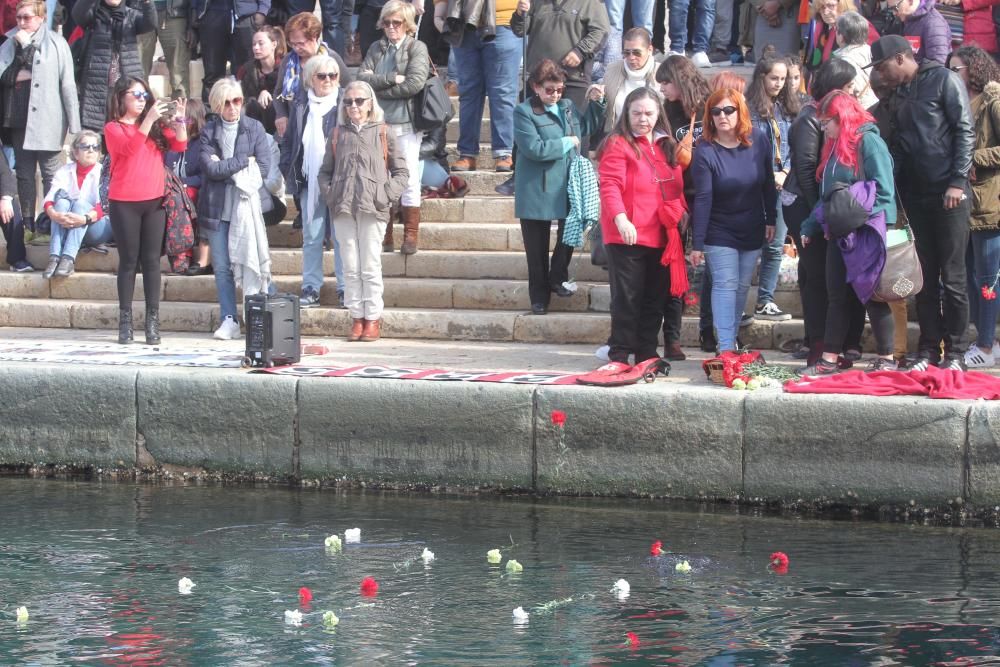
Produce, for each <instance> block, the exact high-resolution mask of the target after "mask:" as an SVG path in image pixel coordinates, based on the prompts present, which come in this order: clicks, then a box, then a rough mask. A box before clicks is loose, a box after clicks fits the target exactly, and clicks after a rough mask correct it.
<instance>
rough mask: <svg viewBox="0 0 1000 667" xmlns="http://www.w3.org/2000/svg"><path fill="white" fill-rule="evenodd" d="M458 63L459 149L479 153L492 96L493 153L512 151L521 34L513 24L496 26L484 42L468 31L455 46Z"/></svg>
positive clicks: (491, 133) (508, 152) (463, 152)
mask: <svg viewBox="0 0 1000 667" xmlns="http://www.w3.org/2000/svg"><path fill="white" fill-rule="evenodd" d="M453 51H454V53H455V61H456V62H457V64H458V99H459V110H458V129H459V134H458V153H459V155H465V156H469V157H476V156H478V155H479V129H480V127H481V123H482V118H483V105H484V103H485V98H486V97H489V98H490V141H491V143H492V145H493V146H492V147H493V157H499V156H502V155H510V153H511V150H512V149H513V148H514V105H515V104H516V103H517V87H518V75H519V68H520V66H521V38H520V37H517V36H516V35H515V34H514V33H513V32H512V31H511V29H510V28H508V27H506V26H500V27H498V28H497V36H496V39H494V40H492V41H490V42H482V41H480V39H479V36H478V35H477V34H476V33H474V32H466V33H465V35H464V36H463V37H462V46H459V47H454V48H453Z"/></svg>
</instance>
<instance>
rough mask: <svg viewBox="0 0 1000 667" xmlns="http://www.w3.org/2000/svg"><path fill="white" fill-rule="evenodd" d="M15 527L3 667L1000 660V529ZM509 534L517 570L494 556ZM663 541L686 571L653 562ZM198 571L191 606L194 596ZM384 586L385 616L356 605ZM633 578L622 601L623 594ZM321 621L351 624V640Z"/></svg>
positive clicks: (708, 524) (54, 485)
mask: <svg viewBox="0 0 1000 667" xmlns="http://www.w3.org/2000/svg"><path fill="white" fill-rule="evenodd" d="M353 527H359V528H360V529H361V540H362V541H361V543H360V544H358V545H350V544H349V545H345V548H344V550H343V552H342V553H339V554H329V553H327V551H326V550H325V549H324V547H323V539H324V538H325V537H326V536H327V535H329V534H331V533H340V534H341V536H343V531H344V530H345V529H347V528H353ZM0 530H2V533H0V664H4V665H7V664H38V665H66V664H103V665H122V664H129V665H159V664H162V665H229V664H234V665H237V664H238V665H307V664H342V665H348V664H350V665H409V664H412V665H418V664H422V665H470V666H471V665H477V666H478V665H562V664H564V665H605V664H634V665H639V664H658V665H660V664H677V665H727V666H728V665H778V664H790V665H810V666H811V665H831V666H840V665H897V664H898V665H932V664H942V665H945V664H954V665H959V664H961V665H969V664H997V662H998V659H997V658H996V657H995V656H996V655H997V654H998V653H1000V625H998V623H1000V575H998V566H1000V531H996V530H989V529H961V528H934V527H924V526H906V525H898V524H879V523H865V522H857V523H851V522H823V521H811V520H810V521H807V520H795V519H787V518H773V517H757V516H746V515H740V514H739V513H737V512H735V511H730V510H720V511H717V512H714V513H708V512H697V511H684V510H678V509H676V508H670V507H666V506H664V505H662V504H659V503H643V502H630V503H613V502H595V501H583V500H556V501H545V502H532V501H530V500H527V499H509V498H506V499H505V498H482V499H456V498H443V497H436V496H420V495H396V494H379V493H335V492H301V491H293V490H287V489H250V488H246V489H241V488H220V487H211V488H196V487H188V488H185V487H160V486H137V485H131V484H100V483H89V482H79V483H76V482H65V481H42V480H30V479H11V478H7V479H0ZM511 538H512V539H513V541H514V543H515V544H516V546H514V547H513V548H511V549H504V560H505V561H506V559H507V557H513V558H516V559H517V560H518V561H519V562H521V563H522V564H523V565H524V572H523V573H521V574H517V575H508V574H506V573H505V572H504V571H503V569H501V568H498V567H491V566H489V565H488V564H487V562H486V552H487V550H489V549H491V548H495V547H507V546H509V544H510V540H511ZM655 539H660V540H662V541H663V543H664V546H665V547H666V548H667V549H668V550H670V551H672V552H676V554H670V555H668V556H663V557H660V558H652V557H650V556H649V546H650V543H651V542H652V541H653V540H655ZM425 546H427V547H429V548H430V549H431V550H432V551H433V552H435V554H436V556H437V559H436V560H435V561H434V562H433V563H431V564H430V565H428V566H425V565H424V564H423V563H422V562H421V561H420V560H419V559H418V557H419V555H420V553H421V551H422V550H423V548H424V547H425ZM775 550H781V551H784V552H786V553H787V554H788V555H789V557H790V559H791V565H790V568H789V571H788V574H786V575H784V576H780V575H776V574H774V573H773V572H771V571H769V570H768V567H767V559H768V556H769V554H770V553H771V552H772V551H775ZM678 559H680V560H688V561H690V563H691V565H692V567H693V569H692V571H691V572H690V573H688V574H679V573H677V572H676V571H675V568H674V566H675V563H676V562H677V560H678ZM185 576H186V577H190V578H191V579H192V580H194V582H195V583H196V584H197V586H196V587H195V589H194V592H193V594H191V595H180V594H178V591H177V581H178V579H180V578H181V577H185ZM365 576H373V577H375V578H376V579H377V580H378V582H379V586H380V588H379V592H378V594H377V596H375V597H374V598H367V597H362V596H361V595H360V594H359V583H360V581H361V579H362V578H363V577H365ZM619 578H625V579H627V580H628V581H629V582H630V584H631V596H630V597H628V598H627V599H626V600H618V599H616V597H615V596H614V595H613V594H612V593H610V592H609V591H610V589H611V587H612V584H613V583H614V582H615V581H616V580H617V579H619ZM301 586H307V587H309V588H310V589H311V590H312V592H313V595H314V599H313V601H312V604H311V606H310V607H309V608H302V609H303V611H304V619H303V624H302V626H301V627H294V626H291V625H288V624H286V623H285V622H284V618H283V615H284V611H285V610H286V609H296V608H300V607H299V604H298V589H299V588H300V587H301ZM568 598H572V600H570V601H566V600H567V599H568ZM557 600H558V601H562V602H561V603H560V604H555V605H554V604H551V603H552V602H553V601H557ZM20 605H25V606H27V608H28V610H29V613H30V618H29V619H28V621H27V622H26V623H23V624H19V623H17V622H16V621H15V619H14V610H15V609H16V608H17V607H18V606H20ZM518 606H522V607H524V608H525V609H526V610H528V611H529V612H530V613H531V616H530V619H529V621H528V623H527V624H525V625H517V624H515V623H513V622H512V617H511V611H512V609H513V608H514V607H518ZM326 610H332V611H334V612H336V614H337V615H338V616H339V617H340V624H339V625H338V626H337V627H336V628H335V629H334V630H332V631H327V630H325V629H324V627H323V624H322V622H321V615H322V612H323V611H326ZM628 632H633V633H635V634H636V635H637V636H638V637H639V641H640V644H639V645H638V647H628V646H626V645H625V637H626V633H628Z"/></svg>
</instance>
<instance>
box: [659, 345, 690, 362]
mask: <svg viewBox="0 0 1000 667" xmlns="http://www.w3.org/2000/svg"><path fill="white" fill-rule="evenodd" d="M663 356H664V358H666V359H667V360H668V361H684V360H685V359H687V355H686V354H684V350H682V349H681V344H680V343H667V349H666V350H665V354H664V355H663Z"/></svg>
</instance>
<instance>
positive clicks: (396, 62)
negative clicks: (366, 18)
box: [358, 0, 431, 255]
mask: <svg viewBox="0 0 1000 667" xmlns="http://www.w3.org/2000/svg"><path fill="white" fill-rule="evenodd" d="M379 21H380V23H381V24H382V31H383V32H384V33H385V36H384V37H383V38H382V39H380V40H379V41H377V42H375V43H374V44H372V45H371V48H369V49H368V55H367V56H366V57H365V61H364V62H363V63H362V64H361V68H360V69H359V70H358V80H359V81H364V82H365V83H367V84H368V85H370V86H371V87H372V89H373V90H374V91H375V95H376V96H377V97H378V101H379V104H380V105H381V107H382V109H383V111H385V122H386V123H388V124H389V131H390V132H392V134H393V136H394V137H395V138H396V142H397V143H398V144H399V150H400V152H401V153H402V154H403V155H404V156H405V157H406V169H407V172H408V173H409V178H410V180H409V182H408V183H407V185H406V189H405V190H403V196H402V199H401V201H400V204H401V213H402V216H403V244H402V246H401V247H400V252H402V253H403V254H404V255H412V254H413V253H415V252H417V243H418V240H419V239H418V234H419V229H420V177H421V176H422V174H423V170H422V169H421V168H420V142H421V139H422V138H423V132H420V131H418V130H416V129H415V128H414V127H413V119H414V118H415V117H416V115H417V111H416V108H415V105H414V98H415V97H416V95H417V93H419V92H420V91H422V90H423V89H424V84H425V83H426V82H427V76H428V74H429V72H430V64H431V58H430V54H429V53H428V52H427V47H426V46H425V45H424V43H423V42H421V41H419V40H417V38H416V36H417V24H416V14H415V13H414V9H413V4H412V3H410V2H403V1H402V0H389V2H387V3H386V4H385V6H384V7H383V8H382V14H381V16H380V18H379ZM392 243H393V240H392V224H389V225H387V226H386V236H385V239H383V243H382V246H383V250H386V251H389V252H391V251H392V247H393V245H392Z"/></svg>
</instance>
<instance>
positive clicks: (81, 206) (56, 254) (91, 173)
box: [42, 130, 111, 279]
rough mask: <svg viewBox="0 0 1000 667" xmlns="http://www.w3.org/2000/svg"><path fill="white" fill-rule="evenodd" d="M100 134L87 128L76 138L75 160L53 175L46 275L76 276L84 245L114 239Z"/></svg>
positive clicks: (47, 197) (48, 201) (48, 198)
mask: <svg viewBox="0 0 1000 667" xmlns="http://www.w3.org/2000/svg"><path fill="white" fill-rule="evenodd" d="M100 158H101V137H100V136H99V135H98V134H97V133H96V132H92V131H91V130H84V131H83V132H80V133H79V134H77V135H76V137H74V138H73V159H72V160H71V161H70V162H68V163H67V164H65V165H63V166H62V167H60V168H59V170H58V171H57V172H56V173H55V175H54V176H53V177H52V187H51V188H50V189H49V192H48V194H46V195H45V204H44V205H43V210H44V211H45V213H46V214H47V215H48V216H49V219H50V220H51V221H52V238H51V240H50V241H49V263H48V266H46V267H45V273H43V274H42V275H43V277H45V278H46V279H48V278H52V277H53V276H55V277H56V278H66V277H68V276H71V275H73V271H74V265H75V263H76V255H77V253H79V252H80V248H81V247H83V246H88V247H94V246H98V245H100V244H102V243H107V242H108V241H110V240H111V222H110V221H109V220H108V216H107V215H105V213H104V211H103V210H102V209H101V193H100V188H99V187H98V186H99V184H100V182H101V164H100Z"/></svg>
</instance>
